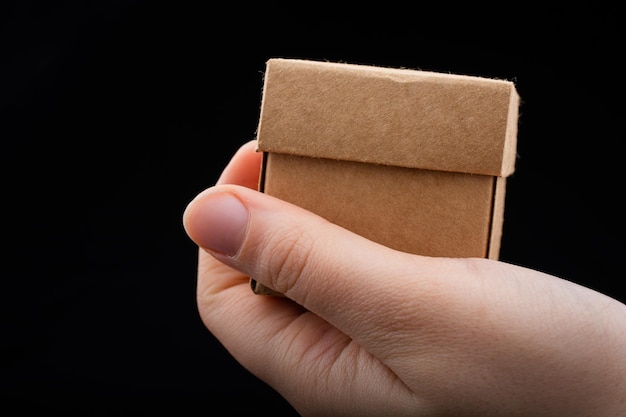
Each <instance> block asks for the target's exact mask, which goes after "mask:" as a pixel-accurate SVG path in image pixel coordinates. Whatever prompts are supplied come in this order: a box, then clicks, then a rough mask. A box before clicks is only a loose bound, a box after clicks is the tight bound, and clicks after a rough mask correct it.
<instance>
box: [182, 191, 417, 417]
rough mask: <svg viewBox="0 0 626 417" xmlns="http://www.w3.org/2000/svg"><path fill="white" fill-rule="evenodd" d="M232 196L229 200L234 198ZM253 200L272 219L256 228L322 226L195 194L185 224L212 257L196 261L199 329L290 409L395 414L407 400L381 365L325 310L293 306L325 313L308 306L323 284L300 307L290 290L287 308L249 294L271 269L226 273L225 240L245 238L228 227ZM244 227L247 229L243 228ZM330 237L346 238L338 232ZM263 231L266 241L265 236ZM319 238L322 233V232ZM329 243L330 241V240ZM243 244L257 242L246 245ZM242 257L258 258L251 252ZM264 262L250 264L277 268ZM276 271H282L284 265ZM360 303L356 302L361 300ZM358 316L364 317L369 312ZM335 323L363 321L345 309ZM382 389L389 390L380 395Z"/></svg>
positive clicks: (275, 207) (224, 197)
mask: <svg viewBox="0 0 626 417" xmlns="http://www.w3.org/2000/svg"><path fill="white" fill-rule="evenodd" d="M233 191H235V193H236V194H233V193H232V192H233ZM257 195H258V197H259V198H260V199H261V200H265V199H268V200H269V201H272V202H273V203H274V204H269V205H267V206H264V207H262V210H261V212H262V211H266V213H265V214H264V215H263V214H262V216H266V215H267V214H272V216H274V217H271V216H270V218H265V219H262V218H260V219H258V220H257V221H260V222H269V223H267V225H270V224H271V222H276V225H277V226H279V227H278V230H277V232H278V233H284V232H285V230H287V229H285V228H289V225H292V224H295V223H298V222H299V220H298V219H300V220H302V221H303V222H304V224H305V226H302V227H305V228H306V227H312V230H318V226H319V225H321V224H324V223H326V222H325V221H324V220H322V219H321V218H318V217H317V216H314V215H312V214H310V213H308V212H306V211H304V210H302V209H299V208H297V207H295V206H292V205H290V204H288V203H286V202H283V201H280V200H277V199H274V198H272V197H270V196H267V195H264V194H261V193H258V192H256V191H252V190H249V189H246V188H244V187H238V186H233V185H228V186H216V187H213V188H212V189H209V190H206V191H205V192H203V193H201V194H200V195H199V196H198V197H197V198H196V199H194V200H193V201H192V203H191V204H190V205H189V206H188V208H187V210H186V211H185V215H184V224H185V228H186V230H187V233H188V234H189V236H190V237H191V238H192V239H193V240H194V241H195V242H196V243H198V244H199V246H201V247H203V248H213V250H211V253H212V254H213V255H214V256H215V258H214V257H213V256H210V255H208V254H207V253H203V254H201V255H202V256H201V258H200V259H201V263H200V265H199V275H198V276H199V282H198V291H199V293H198V303H199V310H200V313H201V316H202V319H203V322H204V324H205V325H206V326H207V328H208V329H210V330H211V332H212V333H213V334H214V335H215V336H216V337H217V338H218V339H219V340H220V342H222V344H223V345H224V346H225V347H226V349H227V350H228V351H229V352H230V353H231V354H232V355H233V356H234V357H235V358H236V359H237V360H238V361H239V362H240V363H241V364H242V365H243V366H244V367H246V368H247V369H249V370H250V371H251V372H253V373H254V374H255V375H257V376H259V377H260V378H261V379H263V380H264V381H266V382H267V383H269V384H270V386H272V387H274V388H275V389H277V390H278V391H279V392H281V394H283V395H284V396H285V397H286V398H288V399H290V402H292V404H293V405H294V406H296V407H298V405H299V404H298V402H299V401H304V402H305V403H306V402H307V398H308V397H309V396H314V397H321V398H326V399H327V401H324V404H326V405H327V406H330V405H331V404H332V401H330V400H329V399H331V398H335V399H336V400H337V401H346V398H348V400H347V401H348V402H350V403H353V404H355V407H357V409H358V408H359V407H364V408H366V409H367V408H368V404H370V405H371V404H375V403H377V402H378V403H380V402H383V401H384V402H386V401H392V402H393V403H395V404H398V405H401V406H402V407H403V406H405V405H406V404H407V400H406V398H407V397H410V396H411V394H410V393H409V392H408V390H407V389H406V387H404V386H403V385H402V384H399V383H398V379H397V376H396V375H395V374H394V373H393V372H392V371H391V370H390V369H389V368H388V367H387V366H386V365H384V364H382V363H381V362H380V361H379V360H378V359H377V358H376V357H375V356H372V354H371V353H370V352H368V351H367V350H366V349H363V347H362V346H361V345H360V344H359V343H354V341H353V340H352V338H351V337H348V336H347V335H346V334H345V333H344V332H343V331H341V330H339V329H337V328H336V327H335V326H332V325H331V324H329V322H327V321H326V320H324V319H322V318H321V317H320V316H323V317H331V316H332V314H330V315H329V311H323V314H319V315H316V314H312V313H311V312H309V311H307V310H306V309H303V308H302V307H301V306H300V304H303V305H306V306H314V308H315V309H316V310H317V311H322V310H324V308H321V307H320V308H317V307H315V306H316V304H317V301H315V300H316V299H317V297H318V296H319V294H320V293H323V291H324V289H323V286H322V285H320V287H319V288H314V291H313V294H311V301H312V303H308V301H306V300H304V293H301V294H300V295H298V293H297V291H294V292H293V294H292V291H289V293H290V295H294V299H296V300H297V301H298V303H293V302H292V301H291V300H290V299H288V298H276V297H265V296H259V295H255V294H254V293H253V292H252V290H251V288H250V285H249V278H248V277H249V276H261V275H265V274H267V273H268V272H266V269H267V270H268V271H269V270H272V271H273V270H275V268H276V267H277V265H276V264H272V265H271V266H266V267H260V268H259V270H258V271H256V270H255V268H251V267H250V266H249V264H252V263H254V261H253V260H252V259H248V260H247V261H246V262H248V266H247V267H246V268H241V266H242V265H243V263H237V268H236V269H235V268H232V266H234V264H233V263H232V262H230V261H227V259H230V258H229V257H228V256H226V257H224V255H223V254H224V253H230V252H235V251H237V250H238V249H237V248H236V247H235V246H234V245H232V243H229V239H231V240H235V241H237V240H241V239H245V235H246V232H245V231H244V232H242V231H241V229H240V230H237V229H236V228H232V227H231V226H232V225H233V223H232V222H233V221H234V222H237V219H239V221H240V222H241V223H246V222H247V219H248V217H249V216H251V215H250V214H249V212H248V211H247V209H244V210H242V209H241V206H240V205H239V204H240V203H238V201H240V200H238V198H246V199H249V200H247V201H248V202H250V203H251V204H254V203H253V199H254V197H252V196H257ZM220 200H221V201H220ZM259 208H261V207H259ZM281 211H283V212H287V213H288V215H287V216H286V218H287V219H290V220H288V221H287V223H285V224H283V220H282V219H281V216H280V215H279V213H280V212H281ZM272 212H273V213H272ZM257 215H258V213H257V214H253V215H252V217H255V216H257ZM212 220H217V222H213V221H212ZM328 225H329V227H332V226H330V224H328ZM243 227H244V229H246V228H247V227H246V226H245V225H244V226H243ZM336 231H337V232H338V233H348V234H349V232H347V231H345V230H343V229H339V228H337V230H336ZM259 232H260V230H256V231H255V232H253V233H259ZM266 232H269V233H270V234H271V230H269V229H268V230H266ZM319 232H320V233H324V232H325V230H324V228H322V229H321V230H319ZM277 238H278V237H277ZM328 238H329V240H331V241H332V239H333V236H328ZM279 240H280V239H279ZM344 241H345V239H344ZM249 244H250V245H256V244H257V243H254V242H253V239H251V240H250V241H249ZM258 244H262V243H261V242H258ZM268 244H270V245H273V244H274V243H272V242H268ZM286 245H289V243H286ZM215 250H217V251H218V252H216V251H215ZM357 250H358V248H357ZM245 256H246V257H256V256H257V255H255V254H254V253H253V251H250V252H249V253H248V254H247V255H245ZM266 256H270V259H262V258H264V257H266ZM320 256H324V255H323V254H320ZM366 256H367V255H366ZM271 257H272V255H271V251H270V252H266V253H264V254H263V253H259V255H258V258H257V260H258V262H259V263H260V264H264V263H266V262H270V263H275V262H281V263H283V262H282V261H281V260H280V259H279V258H274V259H271ZM218 259H219V260H220V261H221V262H219V261H218ZM241 259H243V255H242V258H241ZM348 262H349V261H348ZM283 264H284V265H285V266H286V267H287V265H286V263H283ZM227 265H228V266H227ZM344 267H345V265H344ZM344 269H345V268H344ZM382 269H383V268H382V267H381V270H382ZM363 272H365V269H363ZM320 273H322V274H324V273H325V272H324V271H320ZM253 274H254V275H253ZM357 275H359V274H357ZM337 278H341V277H337ZM270 282H271V280H268V279H264V280H263V283H265V284H270ZM335 284H336V286H337V288H336V290H337V293H336V294H335V295H339V293H340V292H341V290H342V287H343V288H345V289H346V291H347V292H348V293H349V292H350V291H352V290H350V289H348V285H345V284H342V283H341V280H340V279H337V281H336V283H335ZM327 287H329V286H328V285H327ZM281 288H282V287H281ZM328 290H330V288H328ZM299 291H303V290H299ZM304 291H306V290H304ZM343 297H345V298H350V296H349V294H347V293H346V294H343ZM356 298H358V297H355V299H356ZM360 299H361V302H363V297H360ZM328 302H329V305H332V308H331V310H335V311H336V310H337V306H338V305H341V304H336V305H333V301H332V299H330V300H329V301H328ZM365 311H366V312H367V311H368V308H366V309H365ZM353 312H355V313H353ZM338 313H339V312H338ZM339 316H341V320H338V321H341V322H350V321H352V322H353V324H355V325H357V327H358V326H359V323H360V321H361V320H362V319H361V318H359V316H362V314H359V313H358V312H357V309H356V308H355V307H353V308H352V309H350V308H346V309H345V310H343V313H341V314H339ZM350 316H355V317H354V318H356V320H354V319H351V318H349V317H350ZM352 329H353V331H352V333H353V334H356V333H358V332H357V331H356V330H354V327H352ZM357 375H358V378H357V377H356V376H357ZM320 381H328V383H320ZM381 385H382V386H384V387H393V389H389V390H382V391H381ZM312 387H314V388H312ZM338 387H342V389H338ZM312 390H313V391H312ZM303 392H306V395H303V394H302V393H303ZM300 405H302V404H300ZM303 406H304V405H303ZM322 414H323V415H326V414H327V413H324V412H322Z"/></svg>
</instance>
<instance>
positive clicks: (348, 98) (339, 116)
mask: <svg viewBox="0 0 626 417" xmlns="http://www.w3.org/2000/svg"><path fill="white" fill-rule="evenodd" d="M519 103H520V99H519V95H518V94H517V91H516V89H515V85H514V84H513V83H512V82H510V81H505V80H498V79H489V78H482V77H475V76H467V75H455V74H448V73H436V72H428V71H419V70H410V69H400V68H383V67H374V66H367V65H356V64H346V63H331V62H318V61H309V60H301V59H282V58H275V59H270V60H268V61H267V66H266V71H265V75H264V87H263V97H262V102H261V112H260V120H259V125H258V130H257V147H258V148H257V150H258V151H262V152H263V154H264V162H263V166H262V173H261V181H260V184H259V190H260V191H262V192H264V193H267V194H270V195H273V196H275V197H278V198H280V199H283V200H285V201H289V202H291V203H294V204H296V205H298V206H301V207H303V208H305V209H307V210H309V211H312V212H314V213H317V214H318V215H320V216H322V217H324V218H326V219H327V220H329V221H330V222H333V223H336V224H338V225H339V226H342V227H345V228H346V229H349V230H351V231H353V232H356V233H358V234H360V235H362V236H364V237H366V238H368V239H370V240H373V241H376V242H378V243H381V244H383V245H386V246H388V247H391V248H394V249H397V250H400V251H405V252H410V253H415V254H420V255H427V256H442V257H479V258H490V259H498V256H499V251H500V240H501V235H502V225H503V219H504V217H503V214H504V196H505V190H506V178H507V177H508V176H510V175H511V174H512V173H513V171H514V168H515V159H516V146H517V124H518V108H519ZM251 284H252V288H253V291H254V292H255V293H257V294H275V293H274V292H273V291H272V290H270V289H268V288H265V287H264V286H262V285H260V284H258V283H256V282H254V280H253V281H252V283H251Z"/></svg>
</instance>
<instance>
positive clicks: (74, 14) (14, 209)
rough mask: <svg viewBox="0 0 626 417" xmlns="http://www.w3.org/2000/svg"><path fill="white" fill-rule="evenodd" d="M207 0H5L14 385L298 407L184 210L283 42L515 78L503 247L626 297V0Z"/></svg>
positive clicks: (165, 404) (98, 404)
mask: <svg viewBox="0 0 626 417" xmlns="http://www.w3.org/2000/svg"><path fill="white" fill-rule="evenodd" d="M205 3H206V4H209V3H208V2H191V1H179V2H165V1H140V0H136V1H87V2H79V1H61V2H58V1H57V2H54V1H49V2H32V1H19V2H4V3H3V5H2V6H0V25H1V26H0V30H1V37H0V48H1V49H0V103H1V104H0V105H1V108H0V118H1V119H0V121H1V124H0V135H1V136H0V138H1V139H2V142H1V143H2V152H1V155H0V157H1V158H2V159H1V161H2V164H1V167H2V195H3V199H2V213H3V216H2V220H3V230H2V237H3V239H2V240H3V243H4V245H3V248H4V249H3V258H4V260H3V262H2V265H1V271H2V277H1V282H2V287H1V288H2V290H1V293H0V296H1V297H2V304H1V309H2V319H3V321H5V323H3V325H2V343H1V346H2V357H1V361H2V362H1V365H0V384H1V385H0V389H1V391H2V396H3V397H5V400H4V402H3V404H13V405H17V406H18V407H19V408H20V409H23V410H27V411H40V412H47V411H53V410H57V411H58V410H61V411H66V412H68V411H72V410H75V411H79V412H81V413H82V415H103V414H109V413H119V412H121V411H124V410H131V411H135V412H139V411H146V412H153V411H164V410H168V409H172V410H175V409H179V410H183V409H191V408H195V407H198V408H200V409H201V410H203V411H202V413H203V414H204V415H207V414H208V415H211V414H213V413H212V411H215V410H218V409H221V408H225V407H230V408H231V409H232V410H235V411H240V410H244V409H246V408H248V407H250V406H252V405H255V404H256V405H257V406H258V407H259V409H260V410H266V409H268V410H276V411H280V412H281V413H288V412H289V410H290V409H289V407H288V406H287V404H286V402H284V401H283V400H282V399H281V398H280V397H279V396H278V395H276V394H275V393H274V392H273V391H272V390H270V389H269V388H268V387H267V386H266V385H265V384H263V383H262V382H260V381H259V380H257V379H256V378H254V377H253V376H251V375H250V374H249V373H248V372H247V371H246V370H244V369H243V368H242V367H240V366H239V365H238V364H237V363H236V362H235V361H234V360H233V359H231V357H230V356H229V355H228V354H227V352H226V351H225V350H224V349H223V348H222V347H221V345H220V344H219V343H218V342H217V341H216V340H215V339H214V338H213V337H212V335H211V334H210V333H209V332H208V331H207V330H206V329H205V328H204V327H203V325H202V324H201V322H200V320H199V317H198V314H197V310H196V305H195V268H196V264H195V262H196V248H195V247H194V246H193V244H192V243H191V242H190V241H189V240H188V239H187V237H186V235H185V234H184V231H183V229H182V225H181V215H182V212H183V210H184V207H185V205H186V203H187V202H188V201H189V200H190V199H191V198H193V197H194V196H195V194H196V193H198V192H199V191H201V190H203V189H204V188H206V187H208V186H210V185H212V184H213V183H214V182H215V181H216V179H217V176H218V174H219V173H220V172H221V169H222V168H223V167H224V165H225V164H226V163H227V161H228V159H229V158H230V156H231V154H232V153H233V152H234V151H235V150H236V149H237V148H238V147H239V146H240V145H241V144H242V143H244V142H246V141H248V140H250V139H253V138H254V135H255V130H256V125H257V121H258V116H259V105H260V99H261V93H262V73H263V71H264V66H265V61H266V60H267V59H268V58H270V57H287V58H308V59H319V60H330V61H344V62H350V63H363V64H373V65H380V66H390V67H408V68H415V69H424V70H433V71H442V72H453V73H459V74H469V75H479V76H485V77H494V78H502V79H509V80H513V81H515V83H516V85H517V88H518V91H519V93H520V95H521V97H522V105H521V115H520V124H519V136H518V138H519V139H518V140H519V143H518V154H519V158H518V161H517V170H516V172H515V174H514V175H513V176H512V177H511V178H510V179H509V183H508V190H507V202H506V204H507V206H506V215H505V225H504V236H503V241H502V253H501V258H502V260H504V261H507V262H512V263H515V264H520V265H523V266H528V267H532V268H535V269H539V270H542V271H545V272H549V273H552V274H555V275H557V276H560V277H564V278H567V279H570V280H572V281H575V282H578V283H581V284H583V285H586V286H590V287H592V288H595V289H597V290H598V291H601V292H604V293H606V294H609V295H611V296H614V297H616V298H619V299H621V300H624V299H625V294H624V292H623V290H621V289H620V288H621V287H620V281H623V279H624V276H625V272H626V270H625V267H624V263H623V261H622V256H623V254H624V253H625V249H626V248H625V245H624V237H623V236H624V221H623V217H622V216H623V214H624V203H623V198H622V193H623V178H624V176H623V173H622V172H623V171H622V168H623V157H622V155H623V153H622V146H623V142H624V104H623V101H622V100H623V97H624V82H623V79H621V78H620V77H622V74H623V73H624V66H623V63H622V59H621V55H623V42H622V39H623V36H624V32H623V25H622V22H623V19H622V16H620V15H619V14H618V13H617V11H616V10H617V8H615V10H611V9H599V8H598V9H593V8H571V6H570V8H568V9H559V8H554V9H549V8H541V9H537V10H526V9H524V6H521V5H517V6H515V7H511V8H510V10H502V9H497V10H489V9H484V10H476V9H474V8H473V7H469V6H461V7H459V6H454V7H453V6H452V5H448V4H446V5H444V7H441V8H434V7H432V6H429V7H422V6H420V5H419V4H415V5H413V6H412V7H411V8H410V9H403V8H399V7H398V6H394V7H391V6H390V5H387V4H384V3H382V4H380V5H377V6H376V7H375V8H374V9H372V10H367V9H350V8H346V9H343V10H342V11H340V10H337V7H338V6H337V5H323V4H315V3H311V4H309V5H307V6H301V7H300V9H297V8H296V7H295V6H293V5H289V4H286V5H284V6H283V7H276V8H274V9H273V10H266V9H264V7H263V3H262V4H259V5H255V6H243V5H236V6H235V7H225V6H216V7H210V6H207V5H204V4H205ZM359 7H363V8H364V7H366V6H359ZM387 7H388V8H387ZM494 13H496V14H495V15H494ZM620 291H621V292H620ZM259 349H263V347H262V346H259ZM220 415H224V414H223V413H221V414H220Z"/></svg>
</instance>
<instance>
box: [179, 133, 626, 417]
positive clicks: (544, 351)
mask: <svg viewBox="0 0 626 417" xmlns="http://www.w3.org/2000/svg"><path fill="white" fill-rule="evenodd" d="M260 162H261V154H260V153H255V152H254V142H249V143H247V144H245V145H244V146H242V148H241V149H240V150H239V151H238V152H237V153H236V154H235V155H234V157H233V159H232V161H231V162H230V164H229V165H228V166H227V167H226V169H225V170H224V172H223V174H222V176H221V178H220V180H219V181H218V184H217V185H216V186H214V187H211V188H209V189H207V190H205V191H203V192H202V193H200V194H199V195H198V196H197V197H196V198H195V199H194V200H193V201H191V203H190V204H189V206H188V207H187V209H186V211H185V213H184V216H183V223H184V226H185V229H186V231H187V233H188V235H189V237H190V238H191V239H192V240H193V241H194V242H195V243H196V244H198V246H199V247H200V248H201V249H200V251H199V265H198V287H197V302H198V308H199V311H200V315H201V317H202V320H203V322H204V324H205V325H206V327H207V328H208V329H209V330H210V331H211V332H212V333H213V334H214V335H215V336H216V337H217V338H218V339H219V340H220V341H221V343H222V344H223V345H224V346H225V347H226V349H228V351H229V352H230V353H231V354H232V355H233V356H234V358H235V359H237V360H238V361H239V362H240V363H241V364H242V365H243V366H244V367H246V368H247V369H248V370H250V371H251V372H252V373H253V374H255V375H256V376H257V377H259V378H260V379H262V380H264V381H265V382H267V383H268V384H269V385H270V386H272V387H273V388H274V389H276V390H277V391H278V392H279V393H280V394H281V395H282V396H283V397H284V398H285V399H286V400H287V401H289V402H290V403H291V404H292V406H293V407H294V408H295V409H296V410H297V411H298V412H299V413H301V414H302V415H310V416H327V415H329V416H342V415H346V416H348V415H349V416H357V415H358V416H366V415H375V416H380V415H386V416H403V415H407V416H408V415H411V416H435V415H436V416H443V415H446V416H447V415H454V416H483V417H484V416H559V417H562V416H568V417H572V416H594V417H599V416H624V415H626V306H625V305H624V304H622V303H620V302H618V301H617V300H615V299H612V298H610V297H607V296H605V295H602V294H600V293H597V292H594V291H592V290H590V289H588V288H585V287H582V286H578V285H576V284H574V283H571V282H569V281H566V280H563V279H560V278H557V277H554V276H550V275H546V274H544V273H541V272H537V271H534V270H530V269H525V268H522V267H518V266H515V265H511V264H507V263H504V262H497V261H492V260H486V259H452V258H430V257H424V256H418V255H412V254H407V253H402V252H398V251H394V250H392V249H389V248H387V247H384V246H381V245H379V244H376V243H373V242H371V241H368V240H366V239H364V238H363V237H360V236H358V235H356V234H354V233H351V232H350V231H347V230H345V229H342V228H340V227H338V226H336V225H334V224H331V223H329V222H327V221H326V220H324V219H322V218H320V217H318V216H316V215H315V214H312V213H310V212H308V211H305V210H303V209H301V208H298V207H296V206H294V205H291V204H289V203H286V202H284V201H281V200H278V199H276V198H273V197H271V196H268V195H265V194H262V193H260V192H258V191H256V188H257V182H258V179H259V167H260ZM249 277H252V278H254V279H255V280H257V281H258V282H260V283H262V284H264V285H266V286H268V287H270V288H273V289H275V290H276V291H278V292H280V293H282V294H284V295H285V297H284V298H283V297H268V296H262V295H255V294H253V293H252V290H251V288H250V282H249Z"/></svg>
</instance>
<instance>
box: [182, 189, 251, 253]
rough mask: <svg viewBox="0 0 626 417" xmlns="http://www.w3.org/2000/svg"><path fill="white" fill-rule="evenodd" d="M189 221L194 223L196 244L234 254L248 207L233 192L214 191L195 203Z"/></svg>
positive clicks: (240, 242) (242, 233)
mask: <svg viewBox="0 0 626 417" xmlns="http://www.w3.org/2000/svg"><path fill="white" fill-rule="evenodd" d="M188 223H189V224H192V225H193V230H194V231H195V233H194V234H195V236H194V237H195V240H196V243H197V244H198V245H200V246H201V247H203V248H205V249H209V250H212V251H215V252H220V253H223V254H226V255H229V256H233V255H235V254H236V253H237V252H238V251H239V248H240V247H241V245H242V243H243V239H244V237H245V235H246V229H247V227H248V210H247V209H246V207H245V206H244V205H243V204H242V202H241V201H240V200H239V199H238V198H237V197H235V196H234V195H232V194H230V193H226V192H217V193H215V194H210V195H209V196H207V197H205V198H204V199H203V200H202V201H201V202H199V203H198V206H197V207H195V209H194V210H192V212H191V213H190V216H189V219H188Z"/></svg>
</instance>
